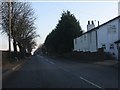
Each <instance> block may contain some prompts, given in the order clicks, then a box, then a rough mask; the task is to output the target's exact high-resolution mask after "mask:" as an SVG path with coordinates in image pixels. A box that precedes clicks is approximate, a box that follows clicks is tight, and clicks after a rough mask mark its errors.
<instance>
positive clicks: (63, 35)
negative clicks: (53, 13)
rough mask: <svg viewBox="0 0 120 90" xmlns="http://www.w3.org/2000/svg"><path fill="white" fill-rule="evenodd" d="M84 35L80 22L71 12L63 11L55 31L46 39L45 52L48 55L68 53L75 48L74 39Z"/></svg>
mask: <svg viewBox="0 0 120 90" xmlns="http://www.w3.org/2000/svg"><path fill="white" fill-rule="evenodd" d="M82 33H83V31H82V28H81V26H80V23H79V21H78V20H77V19H76V18H75V16H74V14H71V13H70V11H68V10H67V11H66V12H65V11H63V13H62V15H61V17H60V20H59V21H58V24H57V25H56V27H55V29H53V30H52V31H51V33H49V34H48V35H47V37H46V39H45V42H44V45H43V50H44V51H45V52H47V53H58V54H61V53H66V52H71V51H72V50H73V48H74V42H73V41H74V39H75V38H76V37H79V36H80V35H81V34H82Z"/></svg>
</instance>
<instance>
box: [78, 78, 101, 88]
mask: <svg viewBox="0 0 120 90" xmlns="http://www.w3.org/2000/svg"><path fill="white" fill-rule="evenodd" d="M80 79H82V80H84V81H86V82H87V83H90V84H92V85H93V86H95V87H97V88H100V89H101V88H102V87H100V86H98V85H97V84H94V83H93V82H91V81H89V80H87V79H85V78H83V77H81V76H80Z"/></svg>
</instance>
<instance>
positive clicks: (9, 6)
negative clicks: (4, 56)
mask: <svg viewBox="0 0 120 90" xmlns="http://www.w3.org/2000/svg"><path fill="white" fill-rule="evenodd" d="M8 13H9V28H8V30H9V55H10V58H11V0H9V1H8Z"/></svg>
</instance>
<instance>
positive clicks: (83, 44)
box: [74, 16, 120, 59]
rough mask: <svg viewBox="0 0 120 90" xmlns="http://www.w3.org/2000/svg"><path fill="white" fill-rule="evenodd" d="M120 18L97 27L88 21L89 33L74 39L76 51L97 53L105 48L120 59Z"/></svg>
mask: <svg viewBox="0 0 120 90" xmlns="http://www.w3.org/2000/svg"><path fill="white" fill-rule="evenodd" d="M119 40H120V16H118V17H115V18H113V19H111V20H109V21H107V22H106V23H104V24H102V25H99V26H98V27H95V25H94V22H93V21H92V22H91V23H90V21H88V25H87V32H85V33H83V34H82V35H81V36H80V37H78V38H76V39H74V51H84V52H86V51H90V52H96V51H97V50H98V49H99V48H104V51H105V52H109V53H110V54H111V55H112V56H114V57H115V58H116V59H118V58H119V57H120V50H119V49H120V41H119Z"/></svg>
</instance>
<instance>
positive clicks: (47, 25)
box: [0, 1, 118, 50]
mask: <svg viewBox="0 0 120 90" xmlns="http://www.w3.org/2000/svg"><path fill="white" fill-rule="evenodd" d="M31 6H32V8H33V9H34V12H35V14H34V16H35V17H36V18H37V19H36V21H35V26H36V31H37V34H39V35H40V37H39V38H37V39H36V42H37V44H38V46H39V45H40V44H42V43H44V40H45V38H46V36H47V35H48V34H49V33H50V32H51V31H52V30H53V29H54V28H55V27H56V24H57V23H58V20H60V17H61V14H62V13H63V11H66V10H69V11H70V12H71V14H74V16H75V17H76V19H77V20H79V22H80V26H81V27H82V30H84V32H85V31H86V29H87V27H86V26H87V22H88V20H90V21H92V20H93V21H94V23H95V25H96V26H97V22H98V21H99V22H100V24H102V23H105V22H107V21H109V20H110V19H113V18H115V17H117V16H118V1H105V2H103V1H99V2H97V1H87V2H86V1H77V2H75V1H72V2H70V1H66V2H63V1H59V2H54V1H42V2H38V1H37V2H31ZM0 42H2V44H0V50H1V49H4V50H7V49H8V37H7V36H6V35H5V34H0Z"/></svg>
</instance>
